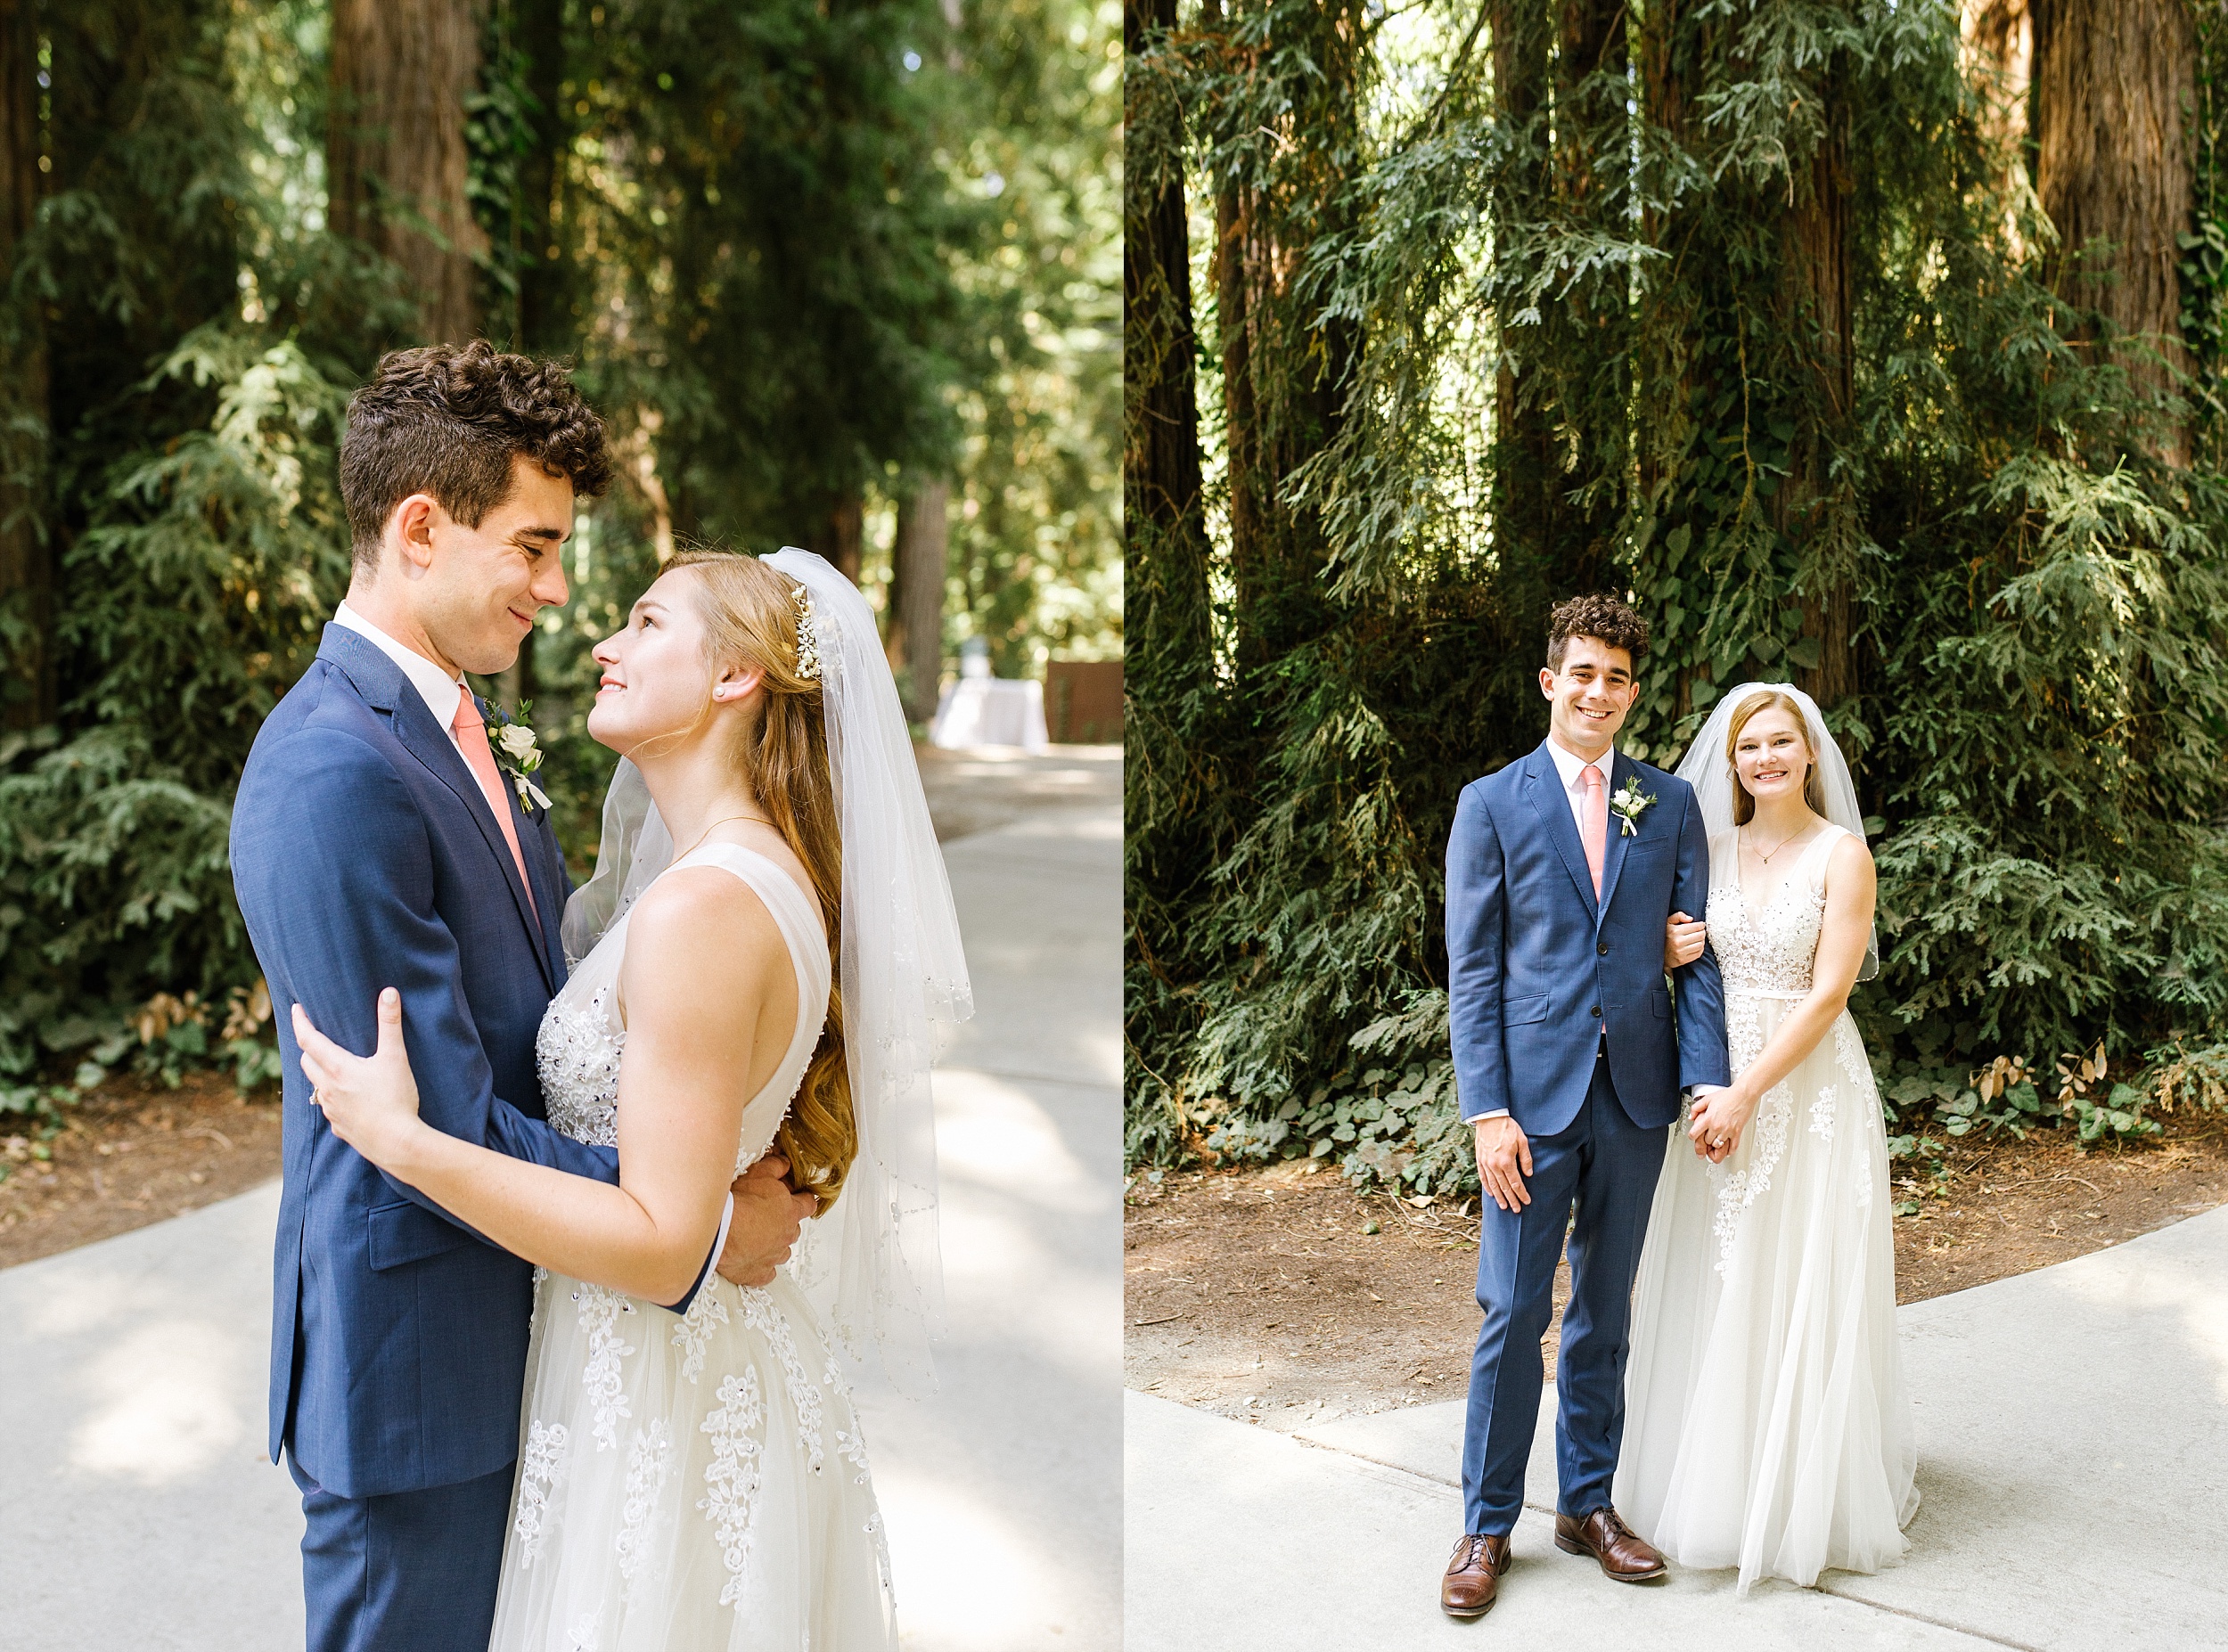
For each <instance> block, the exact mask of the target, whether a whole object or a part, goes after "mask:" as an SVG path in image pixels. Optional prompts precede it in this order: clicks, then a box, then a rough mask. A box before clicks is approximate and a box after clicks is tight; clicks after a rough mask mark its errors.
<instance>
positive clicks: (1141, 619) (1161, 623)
mask: <svg viewBox="0 0 2228 1652" xmlns="http://www.w3.org/2000/svg"><path fill="white" fill-rule="evenodd" d="M1175 22H1176V6H1175V0H1128V4H1126V5H1125V6H1124V8H1123V12H1122V37H1123V47H1124V50H1125V52H1126V55H1127V59H1128V61H1129V62H1130V63H1131V64H1132V65H1137V64H1139V63H1141V61H1143V57H1144V54H1145V53H1147V52H1148V51H1149V50H1150V49H1151V46H1152V45H1153V42H1154V40H1155V38H1156V37H1160V36H1165V35H1166V34H1167V32H1169V31H1172V30H1173V29H1175ZM1123 88H1124V97H1125V102H1126V110H1125V119H1124V124H1125V127H1126V130H1127V131H1128V132H1129V133H1131V134H1132V135H1133V138H1132V140H1131V141H1132V143H1133V145H1134V147H1133V148H1132V150H1131V151H1130V154H1131V156H1132V159H1130V160H1129V161H1128V163H1127V164H1126V167H1125V168H1124V171H1123V180H1122V181H1123V196H1124V199H1123V237H1122V311H1123V315H1122V392H1123V407H1122V523H1123V530H1124V536H1125V537H1126V540H1127V542H1128V543H1127V545H1126V550H1127V552H1128V554H1127V566H1128V569H1129V578H1130V580H1131V582H1132V588H1133V590H1134V591H1136V592H1137V593H1138V601H1137V603H1135V604H1134V605H1133V611H1134V614H1135V622H1134V623H1135V624H1136V625H1138V626H1142V627H1143V630H1142V632H1141V633H1139V634H1138V640H1139V642H1140V644H1141V652H1143V653H1149V654H1151V656H1152V657H1153V659H1152V664H1151V666H1150V667H1148V668H1147V669H1148V672H1149V674H1150V673H1152V672H1157V671H1159V670H1161V669H1163V668H1165V669H1166V670H1167V671H1168V672H1170V673H1172V674H1173V675H1175V677H1176V678H1177V679H1179V680H1181V681H1189V680H1190V678H1191V674H1192V673H1193V672H1196V671H1199V670H1202V669H1204V668H1205V667H1206V666H1207V664H1208V647H1209V633H1208V583H1207V557H1208V546H1207V521H1206V509H1205V499H1204V495H1203V493H1202V485H1201V481H1200V446H1199V373H1198V353H1199V341H1198V339H1197V337H1196V335H1195V334H1194V333H1193V331H1192V253H1191V225H1190V222H1189V219H1188V217H1187V216H1186V213H1185V209H1184V173H1183V155H1184V134H1183V127H1182V124H1181V123H1182V120H1183V112H1182V109H1181V107H1180V105H1178V104H1177V103H1176V102H1175V99H1174V98H1172V97H1169V96H1168V95H1167V93H1166V89H1165V88H1164V87H1163V86H1161V85H1160V83H1159V79H1158V77H1157V73H1156V71H1155V70H1151V69H1141V68H1133V69H1132V70H1131V72H1130V73H1129V74H1127V75H1126V76H1125V77H1124V81H1123ZM1234 494H1235V490H1234V489H1233V499H1234Z"/></svg>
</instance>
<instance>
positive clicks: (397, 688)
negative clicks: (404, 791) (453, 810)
mask: <svg viewBox="0 0 2228 1652" xmlns="http://www.w3.org/2000/svg"><path fill="white" fill-rule="evenodd" d="M317 653H318V656H319V657H320V658H328V659H331V660H332V663H333V664H334V665H336V666H338V667H340V669H341V670H342V671H343V672H345V673H346V674H347V675H348V681H349V682H351V683H355V684H356V691H357V692H358V693H360V694H362V695H363V696H364V701H365V704H366V705H368V706H370V707H373V709H374V710H378V711H383V712H385V713H386V714H387V724H388V727H389V728H390V729H392V730H393V731H394V735H395V739H396V740H397V741H398V742H400V744H401V746H402V748H403V749H404V750H405V751H407V752H408V753H409V754H410V755H411V756H414V757H415V758H416V759H417V760H418V761H419V762H420V763H422V764H423V765H425V766H426V768H427V769H428V770H430V772H431V773H432V774H433V777H434V778H435V779H436V780H438V781H440V782H441V783H442V784H443V785H444V786H446V787H447V788H448V789H449V790H450V791H451V792H453V793H455V797H456V800H457V802H459V803H461V804H463V806H464V812H465V813H466V814H468V815H470V816H471V822H472V824H473V825H474V826H476V827H478V828H479V835H480V838H482V839H483V840H484V841H485V842H486V844H487V851H488V853H489V854H490V855H494V856H495V861H496V871H497V873H498V874H499V875H500V876H501V877H502V879H503V881H504V886H505V887H507V888H509V890H510V891H511V900H512V904H513V905H514V906H515V907H516V908H517V909H518V914H519V921H520V923H522V924H524V925H525V926H526V932H527V934H528V936H530V937H531V938H532V940H533V943H534V961H535V962H536V964H537V965H538V966H539V968H540V969H541V972H542V980H543V983H544V985H546V986H547V987H548V988H549V990H550V992H551V993H552V994H554V993H555V992H556V990H557V982H556V979H555V977H554V976H553V971H552V966H551V962H550V959H551V955H552V953H551V947H550V943H549V939H548V937H547V936H545V935H544V934H543V932H542V926H541V925H540V924H539V923H538V922H537V921H536V919H535V912H534V906H533V904H532V902H530V901H528V899H527V895H526V885H525V884H524V883H523V882H521V881H520V878H519V869H518V863H517V862H515V861H513V860H512V858H511V846H510V845H509V844H508V843H506V842H504V837H503V828H502V827H501V826H499V825H497V824H496V817H495V814H494V811H492V810H491V809H489V808H488V807H487V794H486V793H485V792H483V791H481V790H480V789H479V781H478V780H477V779H475V778H474V777H473V775H472V772H471V766H470V765H467V764H466V763H465V761H464V757H463V753H462V752H460V751H458V750H457V749H456V743H455V741H454V740H450V739H449V737H448V732H447V731H446V729H443V728H442V727H441V726H440V725H439V724H437V723H435V722H434V720H433V714H432V713H431V712H430V711H428V710H427V709H426V705H425V700H424V699H423V698H422V697H421V696H420V695H419V693H418V691H416V690H415V689H414V688H412V687H411V686H410V684H409V682H408V681H407V679H405V677H404V676H403V675H402V668H401V667H398V666H397V665H396V664H395V662H394V661H393V660H391V659H389V658H387V656H386V655H384V654H382V653H381V652H380V651H379V650H378V649H376V648H374V647H373V646H372V644H371V643H369V642H365V640H364V639H363V638H362V637H360V636H357V635H356V634H355V633H354V632H352V631H350V630H349V629H348V627H347V626H334V625H328V626H326V627H325V634H324V642H322V644H321V645H320V646H319V648H318V650H317ZM516 806H517V805H516V804H515V803H512V807H513V808H515V807H516ZM524 843H525V831H524V830H523V829H521V830H520V846H521V848H523V846H524ZM537 894H538V891H537Z"/></svg>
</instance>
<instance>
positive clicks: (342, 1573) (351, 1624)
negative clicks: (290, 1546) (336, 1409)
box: [286, 1451, 512, 1652]
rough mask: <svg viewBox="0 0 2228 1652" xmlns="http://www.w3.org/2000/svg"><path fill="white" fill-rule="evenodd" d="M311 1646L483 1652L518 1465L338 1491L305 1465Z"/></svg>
mask: <svg viewBox="0 0 2228 1652" xmlns="http://www.w3.org/2000/svg"><path fill="white" fill-rule="evenodd" d="M286 1468H287V1472H289V1473H290V1474H291V1475H292V1476H294V1484H296V1485H298V1486H299V1487H300V1488H301V1493H302V1514H303V1516H304V1517H305V1518H306V1519H307V1522H308V1530H307V1532H305V1533H303V1535H302V1594H303V1598H304V1599H305V1601H306V1603H307V1606H308V1609H309V1643H308V1652H405V1649H406V1652H487V1637H488V1636H489V1635H490V1634H491V1633H492V1632H494V1630H495V1622H496V1583H497V1582H500V1581H501V1578H502V1576H503V1539H504V1530H505V1528H506V1527H507V1526H508V1525H509V1524H510V1512H511V1480H512V1467H505V1468H498V1469H496V1471H495V1472H494V1473H493V1474H483V1475H481V1476H479V1478H478V1479H476V1480H466V1481H464V1482H463V1483H462V1484H456V1485H431V1486H427V1487H425V1488H424V1489H422V1490H421V1491H414V1492H390V1493H385V1494H383V1495H381V1496H377V1497H342V1496H340V1495H339V1494H338V1493H333V1492H328V1491H326V1490H325V1489H324V1487H322V1486H320V1485H319V1484H317V1483H316V1482H315V1481H314V1480H312V1479H311V1478H310V1477H309V1476H307V1475H306V1474H304V1473H303V1472H302V1471H301V1468H300V1465H299V1464H298V1463H296V1462H295V1461H294V1453H293V1452H291V1451H290V1452H287V1453H286Z"/></svg>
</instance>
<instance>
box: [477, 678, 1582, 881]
mask: <svg viewBox="0 0 2228 1652" xmlns="http://www.w3.org/2000/svg"><path fill="white" fill-rule="evenodd" d="M467 698H469V696H467ZM480 743H481V744H482V745H485V744H486V743H487V737H486V736H485V735H482V736H481V737H480ZM1578 778H1579V779H1580V780H1582V781H1585V783H1586V800H1585V817H1586V819H1585V840H1586V866H1587V867H1588V869H1589V870H1591V871H1593V898H1594V899H1595V900H1597V901H1598V900H1600V899H1601V861H1602V857H1603V856H1605V855H1608V853H1609V847H1610V802H1609V787H1608V785H1607V784H1606V783H1605V782H1604V781H1602V779H1601V770H1600V769H1598V768H1596V767H1594V765H1593V764H1591V763H1589V764H1587V765H1585V768H1583V769H1581V770H1579V771H1578Z"/></svg>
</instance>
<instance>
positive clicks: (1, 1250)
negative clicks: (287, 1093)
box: [0, 1073, 279, 1268]
mask: <svg viewBox="0 0 2228 1652" xmlns="http://www.w3.org/2000/svg"><path fill="white" fill-rule="evenodd" d="M10 1131H15V1132H16V1133H12V1134H10V1133H8V1132H10ZM32 1145H33V1138H32V1136H31V1135H30V1133H29V1132H26V1131H22V1130H21V1129H20V1126H17V1125H11V1124H8V1123H6V1122H0V1166H4V1168H5V1169H6V1171H7V1173H8V1176H7V1180H6V1181H4V1182H0V1268H5V1267H12V1266H13V1265H14V1264H17V1263H19V1262H32V1261H36V1260H37V1258H38V1257H41V1256H51V1255H53V1254H54V1253H55V1252H57V1251H63V1250H69V1249H70V1248H72V1247H76V1246H78V1245H89V1244H91V1243H92V1242H93V1241H94V1239H108V1238H110V1237H111V1235H114V1234H118V1233H125V1232H128V1231H131V1230H132V1229H134V1228H138V1227H144V1226H145V1225H146V1224H147V1223H150V1222H160V1221H161V1220H162V1219H163V1218H164V1217H166V1216H182V1215H184V1214H185V1213H186V1212H187V1211H189V1210H197V1209H199V1208H200V1207H201V1206H203V1205H208V1204H213V1203H214V1202H216V1201H217V1199H220V1198H231V1197H232V1195H233V1194H234V1193H244V1192H245V1191H247V1190H248V1189H250V1188H251V1187H254V1186H255V1185H256V1184H257V1183H258V1182H267V1181H269V1180H270V1179H271V1178H272V1177H273V1176H275V1175H276V1174H278V1171H279V1109H278V1092H277V1090H276V1089H275V1088H266V1090H265V1091H264V1092H263V1093H262V1095H261V1096H260V1097H259V1098H258V1100H253V1101H243V1100H241V1098H240V1094H239V1092H237V1091H236V1090H234V1089H233V1083H232V1080H231V1079H230V1078H229V1077H227V1076H225V1075H223V1074H221V1073H193V1074H189V1075H187V1076H186V1078H185V1081H184V1083H183V1084H180V1085H179V1086H178V1088H176V1090H166V1089H164V1088H163V1087H162V1086H161V1085H160V1084H145V1083H142V1082H141V1081H139V1080H136V1079H111V1080H110V1081H109V1082H108V1083H107V1084H103V1085H102V1087H101V1088H100V1089H98V1090H96V1091H94V1092H93V1093H92V1094H91V1095H89V1096H87V1097H86V1100H84V1101H83V1102H81V1103H79V1104H78V1106H77V1107H75V1108H71V1109H70V1112H69V1114H68V1115H67V1122H66V1123H65V1124H64V1125H63V1128H62V1131H61V1134H60V1135H58V1136H56V1137H55V1138H54V1139H53V1141H50V1142H48V1143H47V1144H46V1146H47V1149H48V1150H49V1151H50V1152H51V1153H52V1154H53V1158H52V1160H51V1162H44V1163H42V1162H41V1161H39V1160H38V1159H36V1158H34V1157H31V1148H32Z"/></svg>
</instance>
